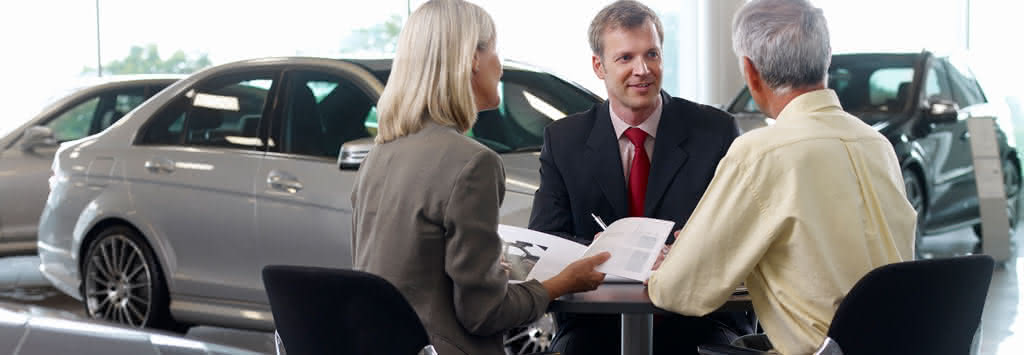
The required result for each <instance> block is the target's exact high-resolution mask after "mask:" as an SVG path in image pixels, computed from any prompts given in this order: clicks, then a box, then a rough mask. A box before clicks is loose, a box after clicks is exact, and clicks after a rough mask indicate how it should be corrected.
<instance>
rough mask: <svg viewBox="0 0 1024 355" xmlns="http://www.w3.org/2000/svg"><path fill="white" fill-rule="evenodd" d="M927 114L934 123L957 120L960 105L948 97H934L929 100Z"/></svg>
mask: <svg viewBox="0 0 1024 355" xmlns="http://www.w3.org/2000/svg"><path fill="white" fill-rule="evenodd" d="M927 110H928V111H927V114H928V118H929V121H931V122H934V123H952V122H956V120H957V117H958V116H959V111H960V106H958V105H957V104H956V103H955V102H953V101H951V100H947V99H940V98H932V99H929V100H928V109H927Z"/></svg>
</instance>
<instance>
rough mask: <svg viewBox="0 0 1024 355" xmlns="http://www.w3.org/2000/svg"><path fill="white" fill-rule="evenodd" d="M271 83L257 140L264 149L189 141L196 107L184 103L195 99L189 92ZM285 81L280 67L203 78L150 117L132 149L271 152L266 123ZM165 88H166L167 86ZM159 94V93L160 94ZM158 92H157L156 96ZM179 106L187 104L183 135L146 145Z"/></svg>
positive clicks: (269, 118)
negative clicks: (159, 124)
mask: <svg viewBox="0 0 1024 355" xmlns="http://www.w3.org/2000/svg"><path fill="white" fill-rule="evenodd" d="M267 78H269V80H271V85H270V88H269V89H268V90H267V97H266V98H265V99H264V102H263V109H262V111H261V113H260V114H261V117H260V122H259V124H258V127H259V128H258V132H259V133H258V137H259V139H260V140H262V141H263V145H262V146H261V147H254V148H253V149H245V148H231V147H223V146H216V145H193V144H189V143H188V142H187V141H186V134H185V132H188V123H189V122H188V121H189V115H188V113H189V112H191V111H192V109H193V108H194V106H193V105H192V104H191V102H188V103H183V101H191V100H192V98H188V97H187V96H186V95H188V93H189V92H206V91H210V90H209V88H210V87H218V86H220V87H223V85H225V84H232V83H240V82H243V81H249V80H260V79H262V80H268V79H267ZM281 82H282V70H281V69H280V68H278V67H259V68H246V69H240V70H229V71H225V72H223V73H214V74H212V75H211V76H209V77H207V78H203V79H202V80H200V81H198V82H197V83H195V84H193V85H192V86H190V87H188V88H185V89H183V90H181V92H180V93H178V94H177V95H176V96H175V97H173V98H171V99H170V100H168V101H167V102H164V103H163V105H162V106H161V107H160V108H158V109H156V110H155V111H154V114H153V115H151V116H150V117H148V118H147V121H146V122H145V123H143V124H142V126H141V127H140V128H139V130H138V134H136V136H135V140H134V141H133V142H132V145H133V146H171V147H195V148H200V149H222V150H241V151H246V152H254V151H256V152H266V151H267V149H268V146H269V145H270V144H269V141H268V140H267V134H266V126H267V125H266V122H267V121H271V120H272V119H273V117H272V116H273V115H274V113H275V112H276V106H277V104H278V101H280V100H278V95H279V91H280V84H281ZM165 88H166V87H165ZM157 92H158V91H157ZM155 93H156V92H154V94H155ZM178 105H185V106H186V108H185V110H184V111H183V112H184V113H185V121H184V122H182V133H181V134H180V135H178V136H177V137H176V139H175V140H174V141H172V142H170V143H164V142H161V143H152V142H147V141H146V140H147V136H148V134H149V131H150V129H153V128H154V127H153V126H154V125H155V124H156V122H157V121H159V119H160V118H161V117H163V115H164V114H166V113H167V112H168V110H171V109H175V108H177V106H178Z"/></svg>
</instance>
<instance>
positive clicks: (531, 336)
mask: <svg viewBox="0 0 1024 355" xmlns="http://www.w3.org/2000/svg"><path fill="white" fill-rule="evenodd" d="M554 336H555V319H554V317H552V316H551V313H545V314H544V316H542V317H540V319H537V321H535V322H533V323H530V324H528V325H526V326H525V327H516V328H512V329H510V330H509V331H508V332H506V333H505V354H506V355H520V354H532V353H540V352H545V351H548V349H549V348H551V339H552V337H554Z"/></svg>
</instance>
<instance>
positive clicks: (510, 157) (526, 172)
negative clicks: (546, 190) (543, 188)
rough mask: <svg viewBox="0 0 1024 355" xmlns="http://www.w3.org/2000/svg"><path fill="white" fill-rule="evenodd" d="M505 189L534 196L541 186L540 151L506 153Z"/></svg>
mask: <svg viewBox="0 0 1024 355" xmlns="http://www.w3.org/2000/svg"><path fill="white" fill-rule="evenodd" d="M501 159H502V161H503V162H504V164H505V190H506V191H511V192H518V193H522V194H527V195H531V196H533V194H534V193H535V192H537V188H538V187H540V153H537V152H531V153H506V154H502V155H501Z"/></svg>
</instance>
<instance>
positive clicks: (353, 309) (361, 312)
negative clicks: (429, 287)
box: [263, 265, 430, 355]
mask: <svg viewBox="0 0 1024 355" xmlns="http://www.w3.org/2000/svg"><path fill="white" fill-rule="evenodd" d="M263 284H264V286H265V287H266V290H267V296H268V297H269V299H270V309H271V312H272V313H273V314H274V325H275V326H276V327H277V332H278V334H279V335H280V337H281V341H282V342H283V343H284V347H285V350H286V352H287V353H288V355H314V354H315V355H320V354H409V355H413V354H416V353H418V352H419V351H420V350H422V349H423V347H425V346H427V345H428V344H429V343H430V339H429V337H428V335H427V331H426V329H424V328H423V324H422V323H420V319H419V317H418V316H417V315H416V311H415V310H413V308H412V306H410V305H409V303H408V302H407V301H406V300H405V298H404V297H402V294H401V293H399V291H398V289H396V288H395V287H394V286H392V285H391V284H390V283H389V282H387V280H384V279H382V278H380V277H378V276H376V275H372V274H369V273H365V272H360V271H353V270H339V269H327V268H318V267H304V266H282V265H270V266H267V267H265V268H263Z"/></svg>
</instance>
